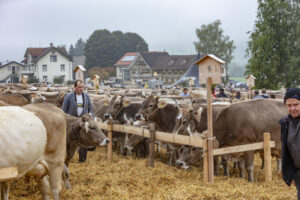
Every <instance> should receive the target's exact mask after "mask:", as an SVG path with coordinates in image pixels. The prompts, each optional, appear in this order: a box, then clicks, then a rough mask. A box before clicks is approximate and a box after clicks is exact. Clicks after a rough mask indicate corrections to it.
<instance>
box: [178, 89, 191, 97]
mask: <svg viewBox="0 0 300 200" xmlns="http://www.w3.org/2000/svg"><path fill="white" fill-rule="evenodd" d="M188 91H189V90H188V89H187V88H183V92H182V93H181V94H180V96H182V97H189V96H190V95H189V93H188Z"/></svg>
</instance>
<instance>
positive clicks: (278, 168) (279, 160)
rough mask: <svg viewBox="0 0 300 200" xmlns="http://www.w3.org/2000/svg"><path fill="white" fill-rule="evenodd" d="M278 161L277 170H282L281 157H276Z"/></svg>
mask: <svg viewBox="0 0 300 200" xmlns="http://www.w3.org/2000/svg"><path fill="white" fill-rule="evenodd" d="M276 161H277V171H278V172H280V171H281V158H276Z"/></svg>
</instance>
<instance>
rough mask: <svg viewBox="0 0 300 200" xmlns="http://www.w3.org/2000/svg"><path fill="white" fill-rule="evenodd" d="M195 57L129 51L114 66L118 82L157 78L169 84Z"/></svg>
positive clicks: (142, 81) (178, 77)
mask: <svg viewBox="0 0 300 200" xmlns="http://www.w3.org/2000/svg"><path fill="white" fill-rule="evenodd" d="M196 58H197V56H196V55H169V54H168V53H167V52H130V53H126V54H125V55H124V56H123V57H121V59H120V60H119V61H118V62H117V63H116V64H115V65H114V66H115V67H116V75H117V81H118V82H119V83H123V84H130V83H131V82H132V81H133V80H134V81H136V82H140V83H141V84H145V83H147V82H148V80H151V79H157V80H161V81H162V82H163V83H164V84H165V85H170V84H172V83H174V82H176V81H177V80H178V79H180V77H181V76H183V75H184V73H185V72H186V70H187V69H188V68H189V67H190V66H191V65H192V64H193V63H194V62H195V61H196Z"/></svg>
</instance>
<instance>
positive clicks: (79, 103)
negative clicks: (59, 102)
mask: <svg viewBox="0 0 300 200" xmlns="http://www.w3.org/2000/svg"><path fill="white" fill-rule="evenodd" d="M76 101H77V114H78V116H80V115H81V113H82V111H83V99H82V94H79V95H78V94H76Z"/></svg>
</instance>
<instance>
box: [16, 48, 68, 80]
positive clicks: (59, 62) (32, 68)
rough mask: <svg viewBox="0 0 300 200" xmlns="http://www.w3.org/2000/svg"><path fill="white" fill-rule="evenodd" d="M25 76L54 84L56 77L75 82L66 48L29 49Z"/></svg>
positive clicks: (25, 58)
mask: <svg viewBox="0 0 300 200" xmlns="http://www.w3.org/2000/svg"><path fill="white" fill-rule="evenodd" d="M22 62H23V63H24V66H25V68H24V70H23V71H22V72H21V73H22V74H23V75H28V76H29V77H36V78H37V79H39V81H40V82H53V80H54V78H56V77H63V79H64V80H65V81H68V80H73V76H72V73H73V69H72V59H71V57H70V56H69V55H68V53H67V51H66V49H65V48H57V47H54V46H53V44H52V43H51V44H50V47H48V48H27V50H26V52H25V55H24V60H23V61H22Z"/></svg>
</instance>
